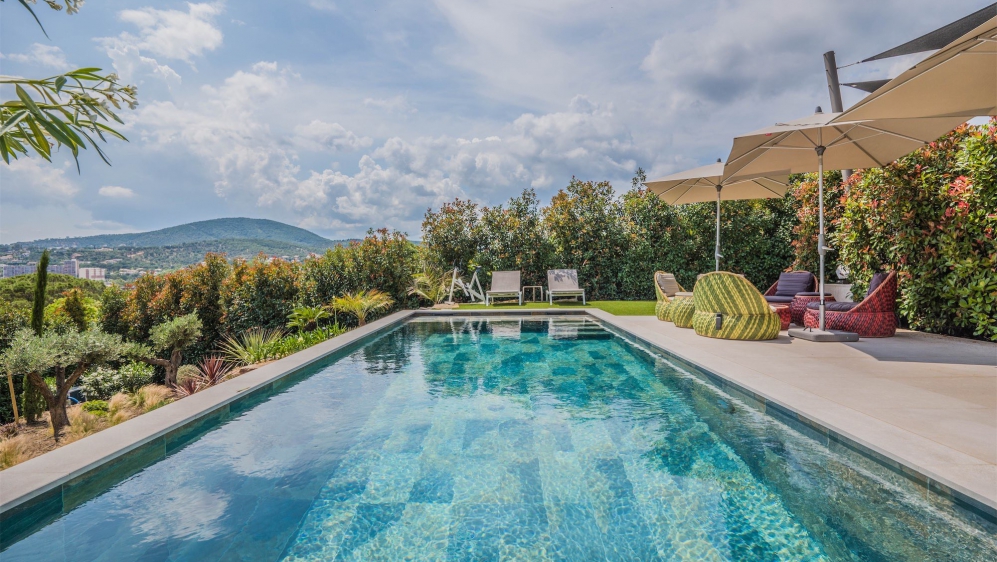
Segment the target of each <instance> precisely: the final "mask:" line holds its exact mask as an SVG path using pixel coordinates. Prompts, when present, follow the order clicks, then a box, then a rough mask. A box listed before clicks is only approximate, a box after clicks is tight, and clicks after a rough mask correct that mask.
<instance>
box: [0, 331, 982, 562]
mask: <svg viewBox="0 0 997 562" xmlns="http://www.w3.org/2000/svg"><path fill="white" fill-rule="evenodd" d="M994 532H995V528H994V526H993V525H992V524H991V523H989V522H987V521H985V520H981V519H977V518H973V517H971V516H968V515H966V514H964V513H962V512H959V511H957V510H956V509H954V508H953V506H951V505H950V504H948V503H946V502H942V501H938V500H937V499H931V498H930V496H929V497H928V498H926V494H925V493H924V490H923V488H920V487H918V486H917V485H915V484H914V483H912V482H910V481H908V480H907V479H905V478H903V477H901V476H899V475H897V474H895V473H893V472H891V471H889V470H887V469H885V468H883V467H882V466H880V465H877V464H876V463H874V462H872V461H870V460H868V459H866V458H864V457H861V456H859V455H857V454H854V453H852V452H850V451H847V450H829V449H828V448H826V447H824V446H822V445H820V444H818V443H817V442H815V441H813V440H811V439H809V438H807V437H805V436H804V435H802V434H800V433H798V432H796V431H794V430H792V429H790V428H788V427H786V426H784V425H782V424H781V423H780V422H778V421H776V420H774V419H772V418H771V417H768V416H766V415H763V414H761V413H759V412H757V411H755V410H754V409H752V408H750V407H747V406H746V405H745V404H743V403H742V402H741V401H739V400H738V399H736V398H734V397H732V396H728V395H726V394H724V393H723V392H721V391H720V390H718V389H717V388H715V387H713V386H711V385H709V384H707V383H705V382H703V381H702V380H700V378H698V377H696V376H693V375H692V374H690V373H688V372H686V371H684V370H683V369H682V368H681V367H679V366H678V365H677V364H675V363H672V362H669V361H668V360H667V359H665V358H663V357H661V356H658V355H656V354H654V353H652V352H650V351H647V350H644V349H642V348H640V347H638V346H635V345H633V344H631V343H629V342H627V341H626V340H624V339H622V338H620V337H618V336H616V335H615V334H613V333H612V332H610V331H607V330H605V329H603V327H602V326H600V325H599V324H598V323H597V322H596V321H594V320H592V319H590V318H587V317H565V318H557V317H553V318H491V319H469V318H465V319H461V318H454V319H449V320H444V321H440V320H436V319H425V318H420V319H415V320H411V321H409V322H407V323H405V324H403V325H401V326H400V327H398V328H397V329H395V330H393V331H391V332H389V333H387V334H384V335H382V336H379V337H377V338H376V339H373V340H372V341H371V342H370V343H368V344H366V345H364V346H363V347H362V348H360V349H359V350H357V351H355V352H352V353H350V354H349V355H346V356H344V357H341V358H338V359H334V360H330V361H327V362H326V363H325V364H320V365H317V366H314V367H310V368H309V370H308V372H307V373H305V374H304V375H303V376H299V377H297V378H296V382H295V383H294V384H293V385H289V386H287V387H285V388H284V389H282V390H281V391H280V392H279V393H277V394H274V395H272V396H269V397H267V398H266V399H265V400H263V401H261V402H259V403H256V404H255V405H253V406H252V407H249V408H248V409H245V410H244V411H241V412H240V413H238V414H236V415H234V416H233V417H231V419H228V420H227V421H225V422H224V423H223V424H221V425H219V426H218V427H215V428H214V429H212V430H210V431H207V432H206V433H204V434H203V435H201V436H200V437H199V438H197V439H196V440H193V441H191V442H190V443H189V444H187V445H186V446H184V447H182V448H180V449H179V450H177V451H176V452H174V453H173V454H171V455H170V456H168V457H167V458H165V459H164V460H161V461H158V462H155V463H154V464H151V465H149V466H147V467H146V468H144V469H143V470H141V471H140V472H138V473H137V474H135V475H133V476H131V477H129V478H127V479H125V480H123V481H121V482H119V483H117V484H116V485H114V486H113V487H111V488H110V489H108V490H107V491H106V492H104V493H103V494H101V495H98V496H97V497H95V498H93V499H90V500H89V501H87V502H85V503H83V504H82V505H80V506H78V507H77V508H75V509H73V510H72V511H70V512H69V513H67V514H65V515H62V516H61V517H59V518H58V519H56V520H54V521H51V522H48V523H47V524H44V525H43V526H41V527H40V528H38V529H37V530H35V531H34V532H33V533H31V534H30V535H28V536H25V537H24V538H21V539H20V540H18V541H17V542H14V543H13V544H11V545H9V546H7V548H6V550H4V552H3V554H2V556H0V558H2V559H3V560H4V562H6V561H7V560H46V561H47V560H63V559H64V560H108V561H111V560H113V561H120V560H198V561H200V560H289V561H314V560H400V559H412V560H766V561H768V560H891V561H892V560H918V561H921V560H941V559H945V560H986V559H993V558H994V557H995V555H997V539H995V534H994Z"/></svg>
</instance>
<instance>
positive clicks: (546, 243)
mask: <svg viewBox="0 0 997 562" xmlns="http://www.w3.org/2000/svg"><path fill="white" fill-rule="evenodd" d="M480 224H481V226H480V229H479V230H480V232H481V236H482V243H481V246H482V248H481V250H480V253H479V254H478V255H477V256H476V257H475V258H474V261H475V262H476V263H477V264H478V265H481V266H483V267H485V268H486V269H488V270H489V271H508V270H519V271H521V272H522V282H523V285H546V284H547V270H548V269H550V268H551V267H552V264H553V261H554V260H553V257H554V245H553V244H552V243H551V241H550V238H549V237H548V236H547V232H546V229H545V227H544V223H543V216H542V215H541V214H540V204H539V201H538V199H537V194H536V192H535V191H534V190H532V189H526V190H523V193H522V194H521V195H520V196H519V197H514V198H512V199H510V200H509V203H508V205H507V206H505V207H503V206H502V205H499V206H497V207H492V208H488V207H486V208H484V209H482V212H481V223H480ZM469 273H470V272H469Z"/></svg>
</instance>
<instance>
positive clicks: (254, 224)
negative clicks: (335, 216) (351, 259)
mask: <svg viewBox="0 0 997 562" xmlns="http://www.w3.org/2000/svg"><path fill="white" fill-rule="evenodd" d="M232 239H240V240H267V241H270V242H283V243H286V244H290V245H294V246H299V247H304V248H309V249H324V248H330V247H333V246H335V245H336V243H337V242H336V241H333V240H329V239H327V238H323V237H321V236H319V235H318V234H315V233H313V232H309V231H307V230H305V229H303V228H298V227H296V226H291V225H289V224H284V223H281V222H277V221H272V220H267V219H247V218H230V219H212V220H206V221H200V222H192V223H188V224H181V225H179V226H172V227H170V228H164V229H162V230H153V231H152V232H139V233H134V234H99V235H97V236H80V237H77V238H46V239H44V240H35V241H34V242H26V243H23V244H22V245H23V246H33V247H43V248H57V247H64V248H65V247H72V248H101V247H105V246H106V247H110V248H113V247H115V246H130V247H133V248H155V247H162V246H178V245H181V244H189V243H193V242H208V241H212V240H232Z"/></svg>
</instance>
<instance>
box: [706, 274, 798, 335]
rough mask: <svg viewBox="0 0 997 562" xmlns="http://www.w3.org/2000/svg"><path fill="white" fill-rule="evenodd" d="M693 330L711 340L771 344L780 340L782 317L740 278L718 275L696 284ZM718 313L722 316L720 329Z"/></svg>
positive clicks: (749, 284) (711, 275) (747, 282)
mask: <svg viewBox="0 0 997 562" xmlns="http://www.w3.org/2000/svg"><path fill="white" fill-rule="evenodd" d="M693 301H694V303H695V313H694V314H693V319H692V327H693V329H694V330H696V333H697V334H699V335H701V336H706V337H709V338H720V339H726V340H771V339H775V338H776V337H778V336H779V326H780V323H779V315H778V314H776V313H775V312H774V311H773V310H772V309H771V308H770V307H769V304H768V303H767V302H766V301H765V298H764V297H763V296H762V294H761V293H760V292H758V289H756V288H755V286H754V285H752V284H751V282H749V281H748V280H747V279H745V278H743V277H741V276H740V275H735V274H733V273H728V272H726V271H717V272H714V273H709V274H707V275H705V276H703V277H702V278H701V279H699V281H697V282H696V289H695V291H694V296H693ZM717 313H719V314H720V315H721V324H720V328H719V329H717Z"/></svg>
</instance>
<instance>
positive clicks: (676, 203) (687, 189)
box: [673, 183, 696, 205]
mask: <svg viewBox="0 0 997 562" xmlns="http://www.w3.org/2000/svg"><path fill="white" fill-rule="evenodd" d="M676 187H679V186H676ZM694 187H696V184H695V183H693V184H692V185H690V186H689V187H688V188H686V190H685V191H683V192H682V195H679V196H678V197H676V198H675V203H673V205H681V203H679V200H680V199H682V198H683V197H685V194H686V193H689V191H690V190H691V189H692V188H694Z"/></svg>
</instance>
